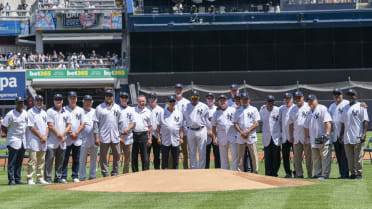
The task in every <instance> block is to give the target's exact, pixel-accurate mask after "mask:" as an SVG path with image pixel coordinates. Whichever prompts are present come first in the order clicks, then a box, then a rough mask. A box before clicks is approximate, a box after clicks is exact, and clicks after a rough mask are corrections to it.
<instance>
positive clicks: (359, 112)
mask: <svg viewBox="0 0 372 209" xmlns="http://www.w3.org/2000/svg"><path fill="white" fill-rule="evenodd" d="M346 94H347V98H348V100H349V102H350V103H349V104H347V105H346V106H345V108H344V110H343V113H342V121H341V122H342V125H341V134H340V138H339V140H340V141H341V140H342V142H343V143H344V146H345V152H346V158H347V161H348V165H349V169H350V173H351V176H350V178H352V179H354V178H355V179H359V180H361V179H362V170H363V147H364V144H365V141H366V134H367V129H368V121H369V118H368V112H367V108H365V107H363V106H362V105H361V104H360V102H358V100H357V99H358V94H357V92H356V90H354V89H349V90H348V91H347V93H346Z"/></svg>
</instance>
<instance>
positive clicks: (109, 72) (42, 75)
mask: <svg viewBox="0 0 372 209" xmlns="http://www.w3.org/2000/svg"><path fill="white" fill-rule="evenodd" d="M26 72H27V79H46V78H51V79H54V78H127V69H78V70H74V69H67V70H27V71H26Z"/></svg>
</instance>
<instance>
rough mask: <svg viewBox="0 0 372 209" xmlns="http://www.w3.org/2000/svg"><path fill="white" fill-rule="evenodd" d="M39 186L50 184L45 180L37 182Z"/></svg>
mask: <svg viewBox="0 0 372 209" xmlns="http://www.w3.org/2000/svg"><path fill="white" fill-rule="evenodd" d="M36 183H37V184H49V182H47V181H45V180H44V179H43V180H40V181H38V182H36Z"/></svg>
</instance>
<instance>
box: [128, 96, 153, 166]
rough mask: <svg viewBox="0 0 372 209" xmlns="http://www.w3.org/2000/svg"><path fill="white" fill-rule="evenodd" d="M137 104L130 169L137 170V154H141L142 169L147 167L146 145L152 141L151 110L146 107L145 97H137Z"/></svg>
mask: <svg viewBox="0 0 372 209" xmlns="http://www.w3.org/2000/svg"><path fill="white" fill-rule="evenodd" d="M137 103H138V105H137V106H136V107H135V115H134V121H135V123H136V124H135V126H134V128H133V148H132V171H133V172H138V154H139V153H140V154H141V161H142V170H143V171H145V170H148V169H149V156H148V155H147V147H150V145H151V143H152V125H151V111H150V110H149V109H147V108H146V97H145V96H143V95H140V96H138V98H137Z"/></svg>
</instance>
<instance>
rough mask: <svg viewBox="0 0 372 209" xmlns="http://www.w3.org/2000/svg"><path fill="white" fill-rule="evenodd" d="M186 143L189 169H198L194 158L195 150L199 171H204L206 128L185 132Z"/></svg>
mask: <svg viewBox="0 0 372 209" xmlns="http://www.w3.org/2000/svg"><path fill="white" fill-rule="evenodd" d="M187 143H188V148H189V158H190V167H191V169H197V168H198V162H197V157H196V153H197V151H196V149H197V150H198V153H199V169H205V158H206V150H207V128H206V127H204V128H202V129H200V130H197V131H195V130H191V129H188V131H187Z"/></svg>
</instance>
